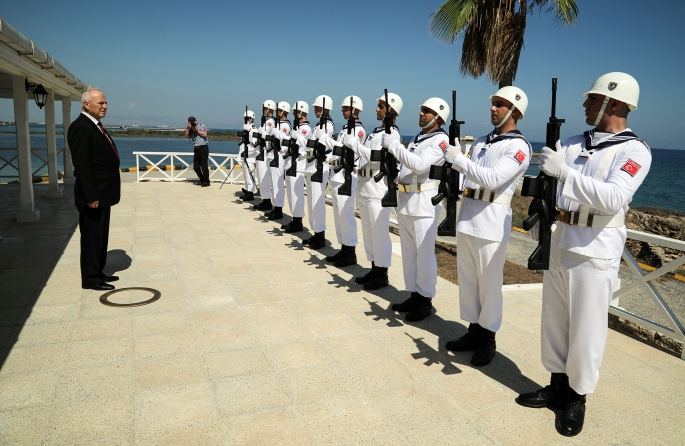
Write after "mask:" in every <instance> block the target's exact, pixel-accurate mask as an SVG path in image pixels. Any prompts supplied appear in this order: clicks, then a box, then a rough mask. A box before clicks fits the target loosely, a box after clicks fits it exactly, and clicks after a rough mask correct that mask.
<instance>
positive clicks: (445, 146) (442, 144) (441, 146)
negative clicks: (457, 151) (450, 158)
mask: <svg viewBox="0 0 685 446" xmlns="http://www.w3.org/2000/svg"><path fill="white" fill-rule="evenodd" d="M438 145H439V146H440V148H441V149H442V151H443V152H444V151H445V150H447V143H446V142H445V141H440V144H438Z"/></svg>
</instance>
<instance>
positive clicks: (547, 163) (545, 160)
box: [540, 141, 570, 181]
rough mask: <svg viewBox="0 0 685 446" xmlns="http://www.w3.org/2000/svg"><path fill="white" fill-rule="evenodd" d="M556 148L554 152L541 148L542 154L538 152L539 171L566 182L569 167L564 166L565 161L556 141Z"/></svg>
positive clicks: (559, 145)
mask: <svg viewBox="0 0 685 446" xmlns="http://www.w3.org/2000/svg"><path fill="white" fill-rule="evenodd" d="M556 148H557V151H556V152H555V151H554V150H552V149H550V148H549V147H543V148H542V152H540V170H542V171H543V172H545V173H546V174H547V175H550V176H553V177H555V178H559V180H561V181H566V176H567V175H568V171H569V169H570V167H568V166H567V165H566V159H564V156H563V155H562V154H561V153H562V152H561V144H560V143H559V141H557V144H556Z"/></svg>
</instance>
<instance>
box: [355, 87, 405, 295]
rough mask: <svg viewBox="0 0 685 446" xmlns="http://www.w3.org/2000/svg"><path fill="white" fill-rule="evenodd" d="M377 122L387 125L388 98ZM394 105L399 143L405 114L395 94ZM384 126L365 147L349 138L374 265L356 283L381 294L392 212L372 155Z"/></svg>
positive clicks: (381, 104)
mask: <svg viewBox="0 0 685 446" xmlns="http://www.w3.org/2000/svg"><path fill="white" fill-rule="evenodd" d="M376 102H378V107H376V119H378V120H379V121H383V117H384V116H385V113H386V110H387V109H386V107H387V104H386V103H385V97H380V98H378V99H376ZM388 102H390V108H389V112H390V113H391V114H392V116H393V126H392V128H391V132H392V135H393V136H394V137H395V139H397V140H398V141H400V140H401V138H402V137H401V135H400V129H399V128H398V127H397V126H396V125H394V122H395V119H396V117H397V116H399V114H400V112H401V111H402V105H403V102H402V98H400V97H399V96H398V95H397V94H395V93H388ZM384 133H385V127H384V126H383V125H381V126H379V127H376V128H375V129H374V130H373V132H371V133H369V134H368V135H367V136H366V140H365V141H364V144H360V143H359V142H358V141H357V139H356V138H351V137H350V138H348V137H347V135H346V136H345V144H346V145H347V146H348V147H350V148H351V149H352V150H353V151H354V153H356V154H357V155H359V169H358V170H357V176H358V180H359V185H358V191H359V215H360V217H361V222H362V235H363V238H364V251H365V252H366V258H367V260H369V261H370V262H371V271H369V272H368V273H367V274H365V275H364V276H361V277H357V278H356V279H354V281H355V283H358V284H361V285H364V289H366V290H377V289H379V288H383V287H385V286H387V285H388V284H389V280H388V268H390V264H391V259H392V242H391V241H390V231H389V230H388V229H389V225H390V208H389V207H383V206H382V205H381V199H382V198H383V197H384V196H385V194H387V193H388V186H387V183H386V181H387V178H385V177H384V178H383V179H382V180H381V181H378V182H377V181H375V180H374V176H376V175H377V174H378V173H379V169H380V163H379V162H378V161H371V152H372V151H377V150H381V148H382V141H383V134H384Z"/></svg>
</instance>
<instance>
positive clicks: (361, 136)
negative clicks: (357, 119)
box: [359, 130, 364, 138]
mask: <svg viewBox="0 0 685 446" xmlns="http://www.w3.org/2000/svg"><path fill="white" fill-rule="evenodd" d="M359 137H360V138H363V137H364V132H362V131H361V130H360V131H359Z"/></svg>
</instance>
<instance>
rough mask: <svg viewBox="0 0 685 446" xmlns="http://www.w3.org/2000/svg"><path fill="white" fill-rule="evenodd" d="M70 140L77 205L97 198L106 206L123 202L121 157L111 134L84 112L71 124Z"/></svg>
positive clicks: (82, 206)
mask: <svg viewBox="0 0 685 446" xmlns="http://www.w3.org/2000/svg"><path fill="white" fill-rule="evenodd" d="M67 141H68V142H69V150H70V151H71V160H72V162H73V163H74V171H75V172H74V173H75V176H76V184H75V185H74V199H75V201H76V207H77V208H84V207H86V205H87V204H88V203H92V202H94V201H99V202H100V206H102V207H109V206H114V205H115V204H117V203H119V199H120V198H121V179H120V178H119V158H118V157H117V155H116V154H115V153H114V150H112V147H111V146H110V145H109V142H108V141H107V137H106V136H105V135H103V134H102V132H101V131H100V129H99V128H98V127H97V126H96V125H95V124H94V123H93V121H92V120H90V119H89V118H88V117H87V116H84V115H83V113H81V114H79V116H78V118H76V119H75V120H74V122H72V123H71V125H70V126H69V133H68V135H67Z"/></svg>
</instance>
